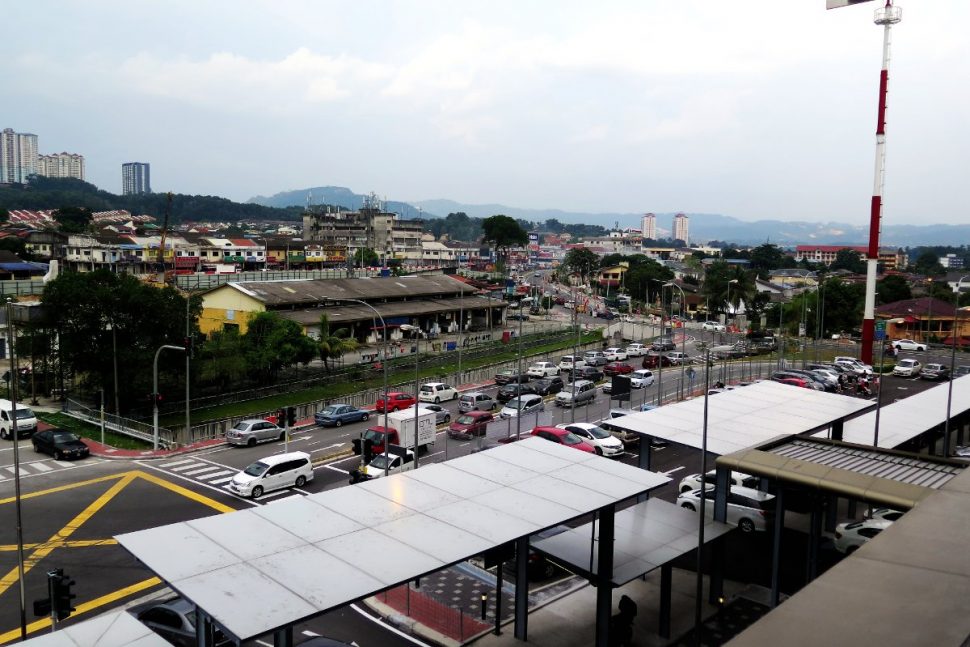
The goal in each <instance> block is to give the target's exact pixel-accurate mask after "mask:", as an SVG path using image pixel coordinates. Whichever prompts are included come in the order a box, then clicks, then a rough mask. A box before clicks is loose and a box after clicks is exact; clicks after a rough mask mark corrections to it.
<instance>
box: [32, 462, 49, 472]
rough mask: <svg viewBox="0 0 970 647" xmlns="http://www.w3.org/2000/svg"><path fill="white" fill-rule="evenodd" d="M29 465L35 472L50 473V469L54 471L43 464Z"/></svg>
mask: <svg viewBox="0 0 970 647" xmlns="http://www.w3.org/2000/svg"><path fill="white" fill-rule="evenodd" d="M31 465H32V466H33V468H34V469H35V470H37V471H39V472H49V471H51V470H52V469H54V468H53V467H51V466H50V465H45V464H43V463H31Z"/></svg>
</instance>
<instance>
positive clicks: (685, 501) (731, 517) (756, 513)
mask: <svg viewBox="0 0 970 647" xmlns="http://www.w3.org/2000/svg"><path fill="white" fill-rule="evenodd" d="M704 499H705V503H704V514H705V516H707V517H710V518H712V519H713V518H714V488H713V487H711V488H708V489H707V491H706V492H705V494H704ZM700 502H701V491H700V490H691V491H690V492H682V493H681V494H680V496H679V497H677V505H679V506H680V507H682V508H687V509H688V510H697V509H698V508H699V507H700ZM774 507H775V497H774V496H773V495H771V494H768V493H767V492H762V491H761V490H754V489H752V488H748V487H740V486H737V485H736V486H733V487H732V488H731V491H730V492H728V500H727V523H729V524H731V525H736V526H737V527H738V528H740V529H741V532H753V531H755V530H767V528H768V520H769V518H770V517H771V516H773V510H774Z"/></svg>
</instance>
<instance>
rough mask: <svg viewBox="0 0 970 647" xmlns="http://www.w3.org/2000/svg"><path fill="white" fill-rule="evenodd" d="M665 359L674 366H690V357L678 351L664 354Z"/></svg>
mask: <svg viewBox="0 0 970 647" xmlns="http://www.w3.org/2000/svg"><path fill="white" fill-rule="evenodd" d="M666 355H667V359H669V360H670V363H671V364H674V365H675V366H680V365H681V364H690V355H688V354H687V353H682V352H680V351H679V350H672V351H669V352H668V353H666Z"/></svg>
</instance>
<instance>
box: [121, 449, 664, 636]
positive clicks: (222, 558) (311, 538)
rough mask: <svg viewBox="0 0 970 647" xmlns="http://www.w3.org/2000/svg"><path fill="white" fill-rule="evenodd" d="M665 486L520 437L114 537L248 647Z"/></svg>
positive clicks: (648, 475)
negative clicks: (422, 464)
mask: <svg viewBox="0 0 970 647" xmlns="http://www.w3.org/2000/svg"><path fill="white" fill-rule="evenodd" d="M669 481H670V479H669V478H668V477H666V476H664V475H662V474H656V473H653V472H648V471H645V470H641V469H638V468H636V467H632V466H629V465H624V464H622V463H616V462H613V461H611V460H609V459H606V458H601V457H597V456H595V455H594V454H587V453H585V452H581V451H578V450H576V449H571V448H568V447H563V446H561V445H557V444H555V443H550V442H549V441H547V440H543V439H540V438H527V439H525V440H521V441H519V442H516V443H511V444H508V445H505V446H502V447H497V448H494V449H490V450H488V451H485V452H479V453H476V454H472V455H470V456H463V457H461V458H457V459H454V460H451V461H448V462H447V463H444V464H442V463H439V464H434V465H428V466H425V467H422V468H420V469H418V470H415V471H413V472H407V473H404V474H396V475H394V476H390V477H387V478H381V479H376V480H373V481H368V482H365V483H360V484H357V485H353V486H347V487H342V488H338V489H336V490H330V491H327V492H321V493H318V494H312V495H310V496H305V497H291V498H288V499H284V500H282V501H279V502H275V503H271V504H268V505H265V506H260V507H258V508H254V509H251V510H242V511H238V512H232V513H229V514H224V515H217V516H214V517H206V518H203V519H197V520H194V521H186V522H182V523H176V524H171V525H168V526H161V527H159V528H152V529H149V530H142V531H139V532H133V533H127V534H124V535H119V536H118V538H117V539H118V541H119V542H120V543H121V545H122V546H124V547H125V548H126V549H128V550H129V551H130V552H131V553H132V554H133V555H134V556H135V557H137V558H138V559H139V560H141V561H142V562H143V563H144V564H145V565H146V566H147V567H148V568H150V569H151V570H153V571H154V572H155V573H156V574H157V575H158V576H159V577H161V578H162V579H163V580H165V581H166V582H167V583H168V584H169V585H170V586H171V587H172V588H173V589H175V590H176V591H178V592H179V593H180V594H182V595H183V596H185V597H186V598H187V599H189V600H192V601H193V602H194V603H195V604H197V605H198V606H199V607H201V608H202V609H204V610H205V611H206V612H207V613H208V614H209V615H210V616H211V617H212V618H213V620H214V621H215V622H216V623H217V624H218V625H219V626H220V627H221V628H222V629H223V630H225V631H228V632H229V633H230V634H232V635H233V636H235V637H237V638H239V639H240V640H249V639H251V638H255V637H257V636H261V635H265V634H267V633H269V632H272V631H274V630H276V629H280V628H282V627H285V626H287V625H291V624H293V623H296V622H299V621H301V620H304V619H306V618H309V617H311V616H314V615H317V614H319V613H323V612H325V611H327V610H329V609H332V608H335V607H338V606H341V605H344V604H346V603H348V602H352V601H354V600H358V599H360V598H363V597H366V596H368V595H371V594H373V593H376V592H378V591H381V590H383V589H385V588H388V587H391V586H394V585H396V584H398V583H401V582H406V581H408V580H412V579H415V578H417V577H420V576H423V575H425V574H427V573H430V572H434V571H436V570H439V569H441V568H444V567H445V566H448V565H450V564H454V563H456V562H459V561H462V560H464V559H467V558H469V557H472V556H474V555H478V554H480V553H482V552H483V551H485V550H486V549H489V548H492V547H495V546H498V545H501V544H503V543H506V542H509V541H512V540H515V539H519V538H520V537H524V536H527V535H531V534H533V533H536V532H538V531H540V530H543V529H545V528H548V527H551V526H555V525H557V524H560V523H564V522H566V521H568V520H570V519H573V518H575V517H578V516H580V515H583V514H586V513H589V512H592V511H594V510H596V509H598V508H601V507H603V506H606V505H609V504H611V503H615V502H617V501H621V500H623V499H627V498H630V497H634V496H637V495H639V494H642V493H644V492H649V491H650V490H653V489H655V488H657V487H660V486H662V485H664V484H666V483H668V482H669ZM255 591H258V592H259V593H258V594H254V592H255Z"/></svg>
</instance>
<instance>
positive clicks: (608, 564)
mask: <svg viewBox="0 0 970 647" xmlns="http://www.w3.org/2000/svg"><path fill="white" fill-rule="evenodd" d="M615 514H616V506H615V505H613V504H611V505H608V506H606V507H604V508H600V510H599V513H598V516H599V526H600V539H599V559H598V560H597V567H596V572H597V578H596V579H597V588H596V643H595V644H596V647H610V613H611V612H612V610H613V541H614V527H613V521H614V517H615Z"/></svg>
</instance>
